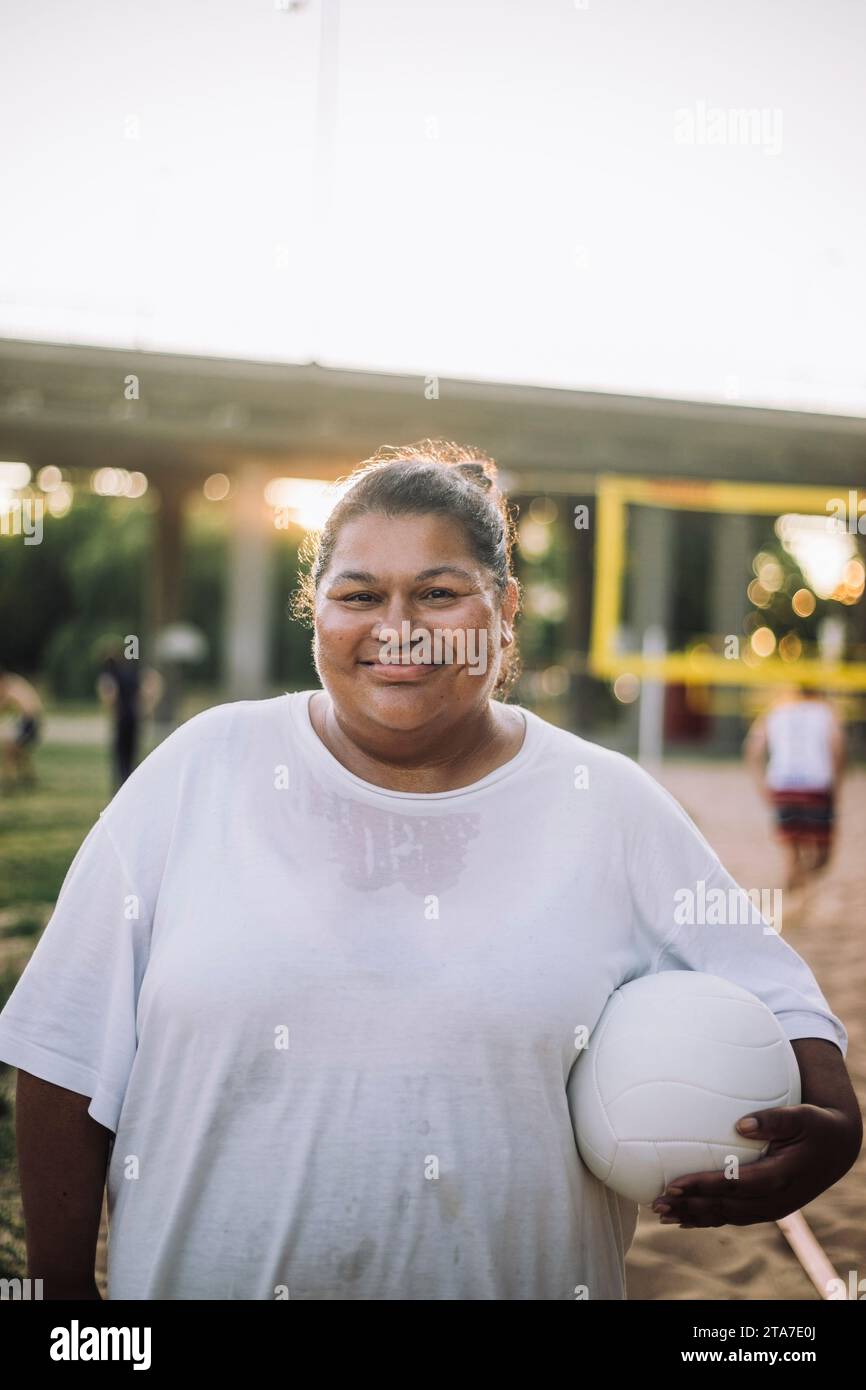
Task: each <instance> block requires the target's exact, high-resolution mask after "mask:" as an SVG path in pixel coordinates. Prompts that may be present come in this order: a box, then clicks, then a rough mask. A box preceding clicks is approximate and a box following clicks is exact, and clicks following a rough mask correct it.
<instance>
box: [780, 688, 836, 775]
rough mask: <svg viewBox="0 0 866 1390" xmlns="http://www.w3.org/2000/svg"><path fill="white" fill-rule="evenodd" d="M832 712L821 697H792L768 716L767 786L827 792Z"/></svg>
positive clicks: (830, 763) (831, 762) (831, 773)
mask: <svg viewBox="0 0 866 1390" xmlns="http://www.w3.org/2000/svg"><path fill="white" fill-rule="evenodd" d="M832 736H833V711H832V710H831V708H830V706H829V705H828V704H827V703H826V702H825V701H824V700H792V701H791V702H790V703H789V704H784V705H777V706H776V708H775V709H772V710H770V713H769V714H768V715H767V752H768V755H769V756H768V761H767V786H768V787H771V788H772V789H773V790H774V791H827V790H828V789H829V787H830V786H831V785H832V782H833V751H832Z"/></svg>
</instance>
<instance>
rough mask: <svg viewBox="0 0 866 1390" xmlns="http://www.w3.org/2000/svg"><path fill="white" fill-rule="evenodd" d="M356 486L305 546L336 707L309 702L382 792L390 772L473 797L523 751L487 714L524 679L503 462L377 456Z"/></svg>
mask: <svg viewBox="0 0 866 1390" xmlns="http://www.w3.org/2000/svg"><path fill="white" fill-rule="evenodd" d="M349 484H350V485H349V487H348V489H347V490H346V491H344V492H343V494H342V496H341V499H340V501H339V502H338V503H337V505H336V506H335V507H334V509H333V511H332V512H331V514H330V516H329V517H328V519H327V521H326V523H325V526H324V528H323V530H322V531H321V532H320V533H318V534H317V535H315V536H314V537H312V539H311V541H310V542H309V543H308V547H307V552H306V560H307V566H308V567H307V570H306V573H305V575H304V577H303V579H302V581H301V584H300V586H299V589H298V592H297V594H296V596H295V602H294V612H295V614H296V616H298V617H300V618H306V619H307V620H308V621H309V620H312V622H313V624H314V626H315V637H314V644H313V651H314V658H315V662H316V669H317V671H318V672H319V676H320V678H321V681H322V685H323V687H324V688H325V690H326V691H327V692H328V695H329V696H330V700H328V699H327V698H326V697H325V696H324V695H323V696H322V697H316V698H315V699H314V700H313V702H312V703H311V707H310V714H311V717H312V719H313V722H314V725H315V727H316V729H317V732H318V733H319V736H320V737H321V739H322V741H323V742H324V743H325V745H326V746H327V747H329V748H330V749H331V751H332V752H333V753H334V755H335V756H336V757H337V758H338V759H339V760H340V761H341V762H343V763H344V765H345V766H346V767H348V768H350V769H351V770H353V771H356V772H357V774H358V775H359V776H364V777H366V778H367V779H368V780H370V781H372V782H377V783H380V779H381V778H382V775H383V769H384V775H385V777H386V778H391V777H393V776H395V775H396V776H397V778H398V780H399V784H400V785H401V786H405V787H406V789H408V790H415V791H428V792H429V791H447V790H450V789H451V788H452V787H454V786H460V785H465V783H466V782H469V781H472V780H474V779H475V778H476V777H478V776H482V775H484V774H486V773H487V772H491V771H492V770H493V769H494V768H495V767H497V766H498V765H499V764H500V763H501V762H504V761H505V760H507V759H508V758H510V757H511V756H512V755H513V753H514V752H515V751H516V750H517V748H518V747H519V746H520V743H521V742H522V738H523V721H522V719H521V718H519V717H516V716H515V712H514V710H513V709H512V708H510V707H509V708H505V707H503V706H502V705H501V704H499V703H497V704H493V703H491V697H492V696H499V697H504V696H505V695H506V694H507V693H508V691H509V690H510V689H511V687H512V685H513V683H514V681H515V679H516V677H517V674H518V671H519V661H518V656H517V647H516V639H515V633H514V621H515V617H516V614H517V610H518V606H519V599H520V589H519V585H518V582H517V580H516V578H515V577H514V575H513V573H512V569H511V555H512V546H513V543H514V538H515V527H514V522H513V518H512V516H511V513H510V511H509V507H508V503H507V501H506V499H505V498H504V497H503V495H502V494H501V493H500V491H499V489H498V487H497V484H496V465H495V463H494V462H493V460H492V459H490V458H489V457H488V456H487V455H485V454H483V453H481V452H480V451H479V450H477V449H473V448H468V447H466V446H463V445H460V444H455V443H453V442H447V441H443V440H431V439H424V440H420V441H418V442H416V443H415V444H409V445H405V446H402V447H394V446H385V447H384V448H382V449H379V450H378V452H377V453H376V454H374V455H373V457H372V458H371V459H368V460H367V461H366V463H365V464H363V465H361V466H359V468H358V469H357V470H356V471H355V472H354V473H353V474H352V476H351V478H350V480H349ZM380 784H382V785H388V782H387V781H386V782H384V783H380Z"/></svg>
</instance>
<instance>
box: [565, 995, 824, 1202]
mask: <svg viewBox="0 0 866 1390" xmlns="http://www.w3.org/2000/svg"><path fill="white" fill-rule="evenodd" d="M566 1094H567V1097H568V1106H569V1113H570V1115H571V1122H572V1125H573V1128H574V1134H575V1139H576V1141H577V1146H578V1150H579V1153H580V1156H581V1158H582V1159H583V1161H584V1163H585V1164H586V1166H587V1168H589V1170H590V1172H592V1173H594V1174H595V1176H596V1177H597V1178H599V1179H600V1180H601V1181H602V1182H603V1183H604V1184H605V1185H606V1186H607V1187H609V1188H612V1190H613V1191H614V1192H617V1193H619V1195H620V1196H622V1197H628V1198H630V1199H631V1200H632V1201H635V1202H639V1203H650V1202H652V1201H654V1200H655V1198H656V1197H658V1196H659V1194H660V1193H661V1192H662V1191H663V1189H664V1188H665V1186H666V1185H667V1184H668V1183H670V1182H672V1181H673V1180H674V1179H675V1178H678V1177H684V1176H685V1175H686V1174H687V1173H697V1172H705V1171H708V1170H711V1169H712V1170H721V1169H723V1168H724V1167H725V1166H726V1165H727V1164H728V1163H729V1162H730V1159H731V1156H735V1157H736V1158H737V1159H738V1160H739V1163H740V1164H745V1163H753V1162H754V1161H755V1160H756V1159H757V1158H759V1157H760V1156H761V1154H762V1153H763V1152H764V1150H765V1149H766V1147H767V1145H766V1141H764V1140H760V1139H749V1138H747V1137H746V1136H745V1135H742V1134H740V1133H739V1131H738V1130H737V1129H736V1128H735V1125H736V1123H737V1121H738V1120H739V1119H741V1118H742V1117H743V1116H744V1115H747V1114H749V1113H751V1112H753V1111H755V1110H762V1109H768V1108H770V1107H772V1106H777V1105H799V1104H800V1071H799V1067H798V1065H797V1059H796V1056H795V1055H794V1049H793V1048H792V1046H791V1044H790V1042H789V1041H788V1039H787V1038H786V1037H785V1035H784V1033H783V1032H782V1029H781V1026H780V1024H779V1020H778V1019H777V1018H776V1016H775V1014H774V1013H773V1012H772V1010H770V1009H768V1008H767V1005H766V1004H764V1003H763V1002H762V1001H761V1000H760V999H758V998H756V996H755V995H754V994H751V993H750V992H749V990H747V989H742V988H741V987H740V986H739V985H735V984H733V983H732V982H731V981H730V980H723V979H719V978H718V977H717V976H715V975H705V974H703V973H702V972H700V971H689V970H670V971H662V972H660V973H659V974H655V975H645V976H642V977H641V978H640V979H636V980H631V981H629V983H628V984H625V985H623V986H622V987H621V988H620V989H617V990H615V991H614V993H613V994H612V995H611V997H610V999H609V1000H608V1001H607V1004H606V1005H605V1007H604V1009H603V1011H602V1014H601V1017H600V1018H599V1020H598V1022H597V1024H596V1025H595V1028H594V1029H593V1030H592V1033H591V1035H590V1038H589V1042H588V1044H587V1046H586V1048H585V1049H584V1050H583V1052H582V1053H581V1056H580V1057H579V1058H578V1060H577V1062H576V1063H575V1065H574V1066H573V1067H572V1069H571V1073H570V1075H569V1079H568V1084H567V1088H566Z"/></svg>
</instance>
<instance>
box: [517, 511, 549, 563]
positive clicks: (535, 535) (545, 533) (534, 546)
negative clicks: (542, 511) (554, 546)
mask: <svg viewBox="0 0 866 1390" xmlns="http://www.w3.org/2000/svg"><path fill="white" fill-rule="evenodd" d="M518 535H519V538H520V549H521V550H522V551H523V553H524V555H528V556H529V558H530V559H533V560H537V559H540V558H541V556H542V555H546V554H547V552H548V550H549V549H550V546H551V542H552V541H553V535H552V533H551V531H550V530H549V528H548V527H547V526H546V525H543V524H542V522H540V521H532V520H530V519H529V518H527V520H526V521H522V522H521V523H520V526H519V528H518Z"/></svg>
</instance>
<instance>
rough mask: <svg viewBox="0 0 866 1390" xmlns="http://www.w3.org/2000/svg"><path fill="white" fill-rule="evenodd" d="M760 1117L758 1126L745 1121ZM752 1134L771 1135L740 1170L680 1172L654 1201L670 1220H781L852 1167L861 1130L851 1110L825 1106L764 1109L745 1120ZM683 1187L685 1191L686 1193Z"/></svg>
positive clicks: (692, 1223) (687, 1225) (697, 1223)
mask: <svg viewBox="0 0 866 1390" xmlns="http://www.w3.org/2000/svg"><path fill="white" fill-rule="evenodd" d="M748 1119H753V1120H756V1121H757V1122H758V1124H757V1128H755V1129H749V1128H747V1127H746V1128H744V1121H746V1120H748ZM737 1128H738V1129H739V1130H740V1132H741V1133H743V1134H746V1135H748V1137H749V1138H750V1139H753V1138H754V1139H767V1140H769V1141H770V1143H769V1147H768V1149H767V1151H766V1153H764V1154H762V1155H761V1157H760V1158H759V1159H757V1160H756V1161H755V1162H754V1163H745V1164H744V1163H740V1165H739V1177H737V1178H729V1177H726V1176H725V1174H724V1173H723V1172H705V1173H689V1174H687V1175H686V1176H684V1177H682V1178H676V1179H675V1180H674V1182H672V1183H670V1184H669V1185H668V1187H667V1188H666V1189H665V1192H664V1193H663V1194H662V1195H661V1196H660V1197H657V1198H656V1200H655V1202H653V1210H654V1211H656V1212H658V1213H659V1214H660V1215H661V1218H662V1224H666V1225H671V1224H674V1223H679V1224H680V1225H681V1226H682V1227H683V1228H684V1229H688V1228H690V1227H694V1226H724V1225H732V1226H751V1225H753V1224H754V1223H755V1222H758V1221H779V1220H781V1218H782V1217H783V1216H788V1215H790V1213H791V1212H792V1211H798V1210H799V1209H800V1208H801V1207H804V1206H806V1204H807V1203H808V1202H811V1201H812V1200H813V1199H814V1198H815V1197H817V1196H818V1194H819V1193H821V1192H824V1191H825V1190H826V1189H827V1188H828V1187H831V1186H832V1185H833V1183H834V1182H838V1180H839V1178H841V1177H842V1176H843V1174H844V1173H846V1172H847V1171H848V1169H849V1168H850V1167H851V1164H852V1163H853V1162H854V1159H855V1158H856V1156H857V1153H858V1152H859V1148H860V1138H861V1134H860V1132H858V1128H857V1126H856V1125H855V1124H853V1123H852V1119H851V1116H850V1114H847V1113H846V1112H844V1111H842V1110H836V1109H833V1108H828V1107H824V1106H820V1105H783V1106H778V1107H777V1108H775V1109H770V1110H758V1111H755V1112H754V1114H752V1115H751V1116H745V1115H744V1116H743V1117H742V1119H740V1120H739V1121H738V1122H737ZM678 1194H681V1195H678Z"/></svg>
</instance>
